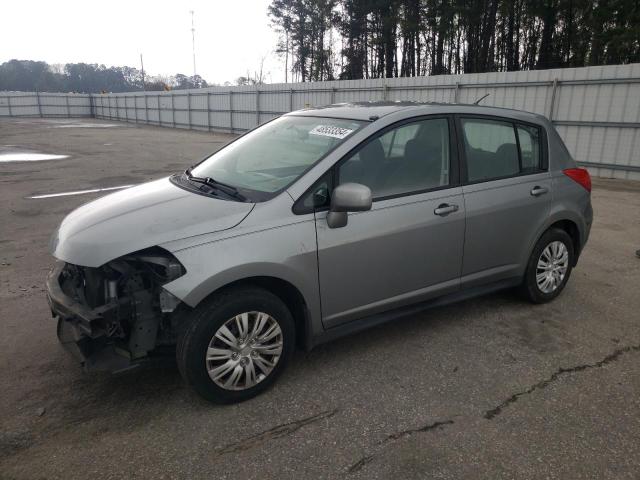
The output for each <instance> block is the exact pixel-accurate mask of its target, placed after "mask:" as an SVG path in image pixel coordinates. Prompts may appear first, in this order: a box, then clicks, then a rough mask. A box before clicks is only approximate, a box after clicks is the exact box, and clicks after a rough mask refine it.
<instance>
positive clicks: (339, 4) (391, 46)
mask: <svg viewBox="0 0 640 480" xmlns="http://www.w3.org/2000/svg"><path fill="white" fill-rule="evenodd" d="M268 11H269V17H270V21H271V25H272V27H273V28H274V29H275V30H276V31H277V32H278V33H279V40H278V44H277V46H276V51H277V52H278V54H279V55H281V56H282V57H283V60H284V63H285V71H286V77H287V80H288V79H291V81H302V82H305V81H320V80H333V79H361V78H381V77H405V76H417V75H438V74H459V73H477V72H494V71H517V70H533V69H547V68H562V67H582V66H589V65H606V64H621V63H632V62H640V0H592V1H589V0H272V2H271V5H270V6H269V10H268Z"/></svg>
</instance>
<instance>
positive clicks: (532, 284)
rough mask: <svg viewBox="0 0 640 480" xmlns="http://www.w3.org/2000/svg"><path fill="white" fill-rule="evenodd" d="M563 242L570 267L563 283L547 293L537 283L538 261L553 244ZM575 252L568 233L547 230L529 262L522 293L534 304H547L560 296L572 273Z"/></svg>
mask: <svg viewBox="0 0 640 480" xmlns="http://www.w3.org/2000/svg"><path fill="white" fill-rule="evenodd" d="M556 241H558V242H562V243H563V244H564V246H565V247H566V249H567V252H568V254H569V259H568V266H567V270H566V273H565V275H564V278H563V279H562V281H561V283H560V284H559V285H558V286H557V287H556V288H555V290H553V291H552V292H549V293H545V292H544V291H542V290H541V289H540V287H539V286H538V282H537V281H536V273H537V272H536V270H537V266H538V260H539V258H540V255H541V254H542V252H543V250H544V249H545V248H546V247H547V246H548V245H550V244H551V243H552V242H556ZM574 255H575V252H574V249H573V241H572V240H571V237H570V236H569V234H568V233H567V232H565V231H564V230H561V229H559V228H552V229H550V230H547V231H546V232H545V233H544V234H543V235H542V236H541V237H540V239H539V240H538V242H537V243H536V245H535V247H533V251H532V252H531V256H530V257H529V261H528V262H527V270H526V271H525V274H524V278H523V280H522V284H521V285H520V293H521V294H522V295H523V296H524V298H526V299H527V300H529V301H530V302H532V303H547V302H550V301H551V300H553V299H554V298H556V297H557V296H558V295H560V292H562V290H563V289H564V287H565V285H566V284H567V282H568V281H569V277H570V276H571V271H572V269H573V264H574V259H575V257H574Z"/></svg>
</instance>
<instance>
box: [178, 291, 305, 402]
mask: <svg viewBox="0 0 640 480" xmlns="http://www.w3.org/2000/svg"><path fill="white" fill-rule="evenodd" d="M294 346H295V327H294V321H293V317H292V316H291V312H289V309H288V308H287V307H286V305H285V304H284V303H283V302H282V301H281V300H280V299H279V298H278V297H276V296H275V295H273V294H272V293H270V292H268V291H266V290H263V289H260V288H252V287H244V288H232V289H228V290H224V291H221V292H219V293H216V294H215V295H214V296H212V297H211V298H210V299H208V300H205V301H204V302H203V303H202V304H201V305H198V306H197V307H196V308H195V310H194V311H193V312H192V314H191V322H190V324H189V327H188V328H187V329H186V330H185V331H184V332H183V334H182V335H181V337H180V338H179V340H178V346H177V349H176V357H177V362H178V368H179V369H180V373H181V374H182V377H183V378H184V379H185V381H186V382H187V383H188V384H189V385H190V386H191V387H193V389H194V390H195V391H196V392H197V393H198V394H200V395H201V396H202V397H204V398H205V399H207V400H209V401H212V402H215V403H235V402H241V401H244V400H247V399H249V398H252V397H254V396H256V395H258V394H260V393H262V392H263V391H265V390H266V389H267V388H269V387H270V386H271V385H272V384H273V382H274V381H275V380H276V379H277V377H278V376H279V375H280V374H281V373H282V372H283V370H284V369H285V367H286V365H287V364H288V363H289V362H290V361H291V357H292V355H293V351H294Z"/></svg>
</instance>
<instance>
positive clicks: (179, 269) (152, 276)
mask: <svg viewBox="0 0 640 480" xmlns="http://www.w3.org/2000/svg"><path fill="white" fill-rule="evenodd" d="M185 273H186V270H185V268H184V267H183V266H182V264H181V263H180V262H179V261H178V260H177V259H176V258H175V257H174V256H173V255H172V254H171V253H170V252H168V251H166V250H164V249H162V248H160V247H152V248H148V249H145V250H141V251H138V252H134V253H131V254H127V255H125V256H123V257H120V258H118V259H116V260H112V261H110V262H108V263H106V264H105V265H103V266H101V267H97V268H92V267H83V266H77V265H72V264H70V263H65V264H61V265H59V266H58V268H57V272H56V273H54V275H53V278H50V282H49V297H50V299H51V307H52V310H53V313H54V314H55V315H57V316H58V317H59V318H60V325H59V328H58V333H59V335H60V334H61V333H62V334H65V333H66V337H67V340H69V339H73V342H74V343H75V344H77V345H78V346H80V347H82V348H81V349H80V350H81V356H82V357H84V358H83V360H85V363H86V364H87V365H89V363H91V361H89V362H87V359H90V357H92V355H93V354H95V353H96V352H99V351H102V350H104V347H105V346H109V347H110V350H111V351H112V352H115V353H117V354H118V355H120V356H121V357H125V358H127V359H128V360H136V359H140V358H144V357H146V356H147V354H148V353H149V352H151V351H152V350H155V349H157V347H158V346H162V345H172V344H174V343H175V329H174V328H173V325H172V321H171V314H172V313H173V312H174V311H175V310H176V308H177V307H178V306H179V304H180V300H179V299H178V298H176V297H174V296H173V295H171V294H170V293H169V292H167V291H166V290H165V289H164V288H163V285H165V284H167V283H169V282H171V281H173V280H175V279H176V278H179V277H181V276H182V275H184V274H185ZM56 284H57V285H56ZM61 339H62V338H61ZM88 340H90V341H88ZM63 343H64V341H63ZM82 343H83V344H82ZM108 369H111V370H113V368H112V367H108Z"/></svg>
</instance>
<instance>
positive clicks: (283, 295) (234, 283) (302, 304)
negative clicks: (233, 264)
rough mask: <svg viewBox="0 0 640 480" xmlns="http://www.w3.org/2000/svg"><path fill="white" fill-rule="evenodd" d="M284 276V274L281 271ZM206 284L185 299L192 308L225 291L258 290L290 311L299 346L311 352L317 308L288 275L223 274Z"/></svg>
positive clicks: (236, 272)
mask: <svg viewBox="0 0 640 480" xmlns="http://www.w3.org/2000/svg"><path fill="white" fill-rule="evenodd" d="M280 273H282V272H280ZM209 280H210V281H209V282H207V284H206V285H200V286H199V287H200V288H198V289H194V290H193V291H192V292H191V294H190V295H187V296H186V297H185V298H183V301H184V302H185V304H187V305H188V306H189V307H191V308H195V307H197V306H198V305H199V304H201V303H202V302H203V301H205V300H206V299H208V298H211V297H212V296H215V295H217V294H219V293H220V292H222V291H223V290H228V289H231V288H240V287H245V286H246V287H258V288H261V289H263V290H266V291H268V292H270V293H272V294H273V295H275V296H276V297H278V298H279V299H280V300H281V301H282V302H283V303H284V304H285V305H286V306H287V308H288V309H289V311H290V312H291V315H292V316H293V319H294V323H295V328H296V344H297V345H298V346H299V347H301V348H303V349H305V350H310V348H311V346H312V344H313V342H312V336H313V327H312V321H313V317H314V313H315V309H317V308H319V307H318V306H316V305H314V304H313V301H314V298H310V295H309V294H308V293H307V295H306V296H305V294H304V293H303V289H301V288H300V287H299V286H297V285H296V283H294V282H295V280H294V279H292V278H288V276H287V275H278V274H274V273H264V274H263V273H248V272H242V271H241V272H238V271H233V272H223V274H221V275H216V276H215V277H214V278H210V279H209Z"/></svg>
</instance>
